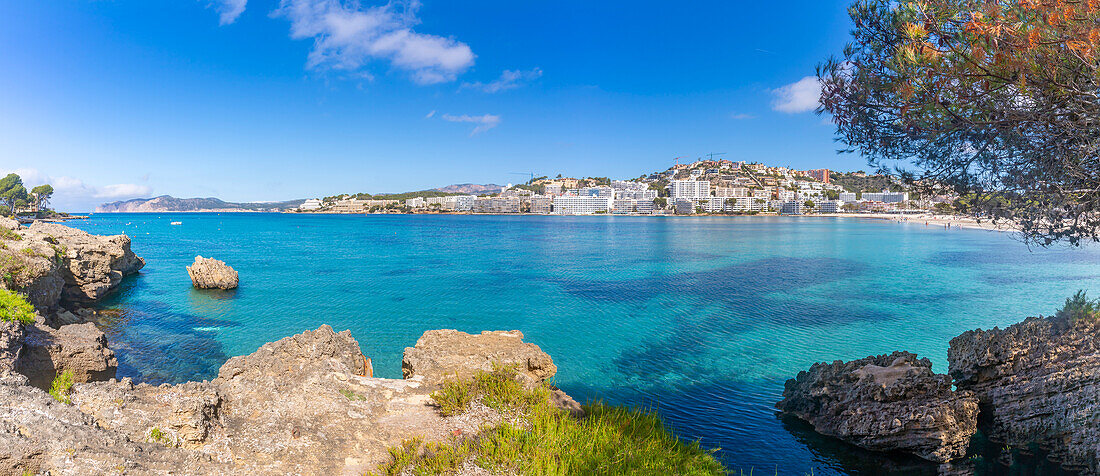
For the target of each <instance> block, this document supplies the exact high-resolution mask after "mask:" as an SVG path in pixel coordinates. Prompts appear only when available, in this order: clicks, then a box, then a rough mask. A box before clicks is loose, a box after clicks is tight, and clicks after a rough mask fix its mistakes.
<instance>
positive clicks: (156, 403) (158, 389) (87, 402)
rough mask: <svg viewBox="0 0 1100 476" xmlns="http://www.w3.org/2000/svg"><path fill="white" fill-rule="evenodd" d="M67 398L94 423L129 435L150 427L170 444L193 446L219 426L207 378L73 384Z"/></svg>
mask: <svg viewBox="0 0 1100 476" xmlns="http://www.w3.org/2000/svg"><path fill="white" fill-rule="evenodd" d="M71 399H72V403H73V404H74V405H76V406H77V407H79V408H80V411H82V412H84V413H87V414H88V415H91V416H92V417H93V418H95V420H96V422H97V423H98V424H99V426H101V427H104V428H111V429H113V430H115V431H119V432H122V433H123V434H124V435H126V436H127V437H129V438H130V439H131V440H135V441H142V440H145V439H148V437H149V433H150V431H151V430H152V429H153V428H156V429H158V430H160V431H162V432H164V433H165V434H166V435H168V436H166V438H168V441H169V442H171V443H172V444H173V445H178V446H184V447H187V448H196V447H198V446H199V445H200V444H202V443H204V442H206V441H207V437H208V436H210V435H211V433H212V432H213V431H215V428H216V427H218V426H220V424H221V422H220V415H219V413H218V409H219V406H220V405H221V402H222V399H221V395H219V394H218V391H217V388H216V387H215V386H214V385H213V384H211V383H209V382H187V383H184V384H180V385H167V384H165V385H160V386H155V387H154V386H151V385H147V384H140V385H134V384H133V383H132V382H131V381H130V379H128V378H126V379H122V381H121V382H120V381H116V380H114V379H112V380H111V381H109V382H93V383H82V384H77V385H75V386H73V390H72V396H71Z"/></svg>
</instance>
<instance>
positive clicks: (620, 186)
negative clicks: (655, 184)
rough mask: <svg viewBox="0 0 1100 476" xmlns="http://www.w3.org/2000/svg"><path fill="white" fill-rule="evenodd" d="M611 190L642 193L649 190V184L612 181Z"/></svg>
mask: <svg viewBox="0 0 1100 476" xmlns="http://www.w3.org/2000/svg"><path fill="white" fill-rule="evenodd" d="M611 188H613V189H615V190H616V191H620V190H629V191H636V192H640V191H642V190H648V189H649V184H647V183H642V182H628V181H625V180H612V181H611Z"/></svg>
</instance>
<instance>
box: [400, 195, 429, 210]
mask: <svg viewBox="0 0 1100 476" xmlns="http://www.w3.org/2000/svg"><path fill="white" fill-rule="evenodd" d="M405 206H406V207H409V208H424V207H426V206H428V204H427V202H426V201H425V200H424V197H413V198H410V199H408V200H405Z"/></svg>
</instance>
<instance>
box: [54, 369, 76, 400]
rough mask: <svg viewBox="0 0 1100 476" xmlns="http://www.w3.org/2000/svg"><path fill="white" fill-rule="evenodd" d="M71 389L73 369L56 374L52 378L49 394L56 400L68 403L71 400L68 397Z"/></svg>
mask: <svg viewBox="0 0 1100 476" xmlns="http://www.w3.org/2000/svg"><path fill="white" fill-rule="evenodd" d="M72 391H73V371H72V370H66V371H64V372H61V373H59V374H57V376H56V377H54V379H53V383H52V384H50V396H51V397H53V399H54V400H57V401H59V402H61V403H64V404H70V403H72V401H71V400H70V399H69V395H70V394H71V393H72Z"/></svg>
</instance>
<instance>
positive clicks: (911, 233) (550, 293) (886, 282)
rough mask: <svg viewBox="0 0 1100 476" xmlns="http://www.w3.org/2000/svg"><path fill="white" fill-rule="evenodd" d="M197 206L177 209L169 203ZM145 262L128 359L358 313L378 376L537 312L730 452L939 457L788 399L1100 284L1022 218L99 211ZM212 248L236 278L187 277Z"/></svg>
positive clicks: (748, 458)
mask: <svg viewBox="0 0 1100 476" xmlns="http://www.w3.org/2000/svg"><path fill="white" fill-rule="evenodd" d="M172 221H181V222H183V224H182V225H179V226H172V225H170V222H172ZM70 224H71V225H72V226H75V227H78V228H82V229H85V230H87V231H89V232H92V233H96V234H115V233H125V234H127V235H130V236H131V237H133V249H134V251H135V252H137V254H138V255H140V256H142V257H144V258H145V259H146V260H147V262H148V264H147V266H146V267H145V269H144V270H143V272H142V273H141V274H140V275H138V276H135V277H133V278H130V279H128V280H127V281H126V283H125V284H124V285H123V287H122V289H121V291H120V292H119V293H116V294H115V295H113V296H112V297H111V298H110V299H109V300H108V302H106V303H105V305H106V306H108V307H117V308H119V309H121V310H122V312H121V313H120V314H119V315H118V317H117V318H113V319H112V320H111V321H110V322H108V323H106V324H107V330H108V335H109V339H111V343H112V347H113V348H114V349H115V350H116V352H117V353H118V354H119V362H120V364H119V374H120V376H131V377H134V378H135V379H139V380H143V381H148V382H153V383H157V382H180V381H184V380H193V379H209V378H213V377H214V376H216V374H217V369H218V367H219V366H221V364H222V363H223V362H224V361H225V359H226V358H228V357H231V356H235V355H242V354H247V353H251V352H253V351H254V350H256V348H257V347H259V346H260V345H261V344H263V343H265V342H269V341H272V340H276V339H279V338H282V337H285V336H288V335H291V334H295V333H299V332H302V331H304V330H307V329H315V328H317V327H318V326H320V325H321V324H330V325H332V326H333V327H334V328H336V329H337V330H342V329H351V331H352V333H353V335H354V336H355V337H356V338H357V339H358V340H359V343H360V345H361V346H362V349H363V352H364V354H366V355H367V356H369V357H371V358H372V359H373V361H374V366H375V371H376V374H377V375H378V376H382V377H393V378H400V377H401V354H402V351H403V349H404V348H405V347H407V346H411V345H413V344H414V343H415V341H416V339H417V337H419V336H420V334H421V333H423V332H424V331H425V330H428V329H439V328H454V329H459V330H463V331H467V332H477V331H481V330H487V329H509V330H510V329H519V330H521V331H523V333H524V334H525V335H526V338H527V340H528V341H529V342H534V343H537V344H538V345H539V346H541V347H542V348H543V350H545V351H546V352H548V353H550V355H551V356H552V357H553V358H554V362H555V363H556V364H557V365H558V369H559V370H558V376H557V377H556V384H557V385H558V386H560V387H562V388H563V389H565V390H566V391H567V392H569V393H570V394H571V395H573V396H574V397H576V398H577V399H578V400H581V401H583V400H586V399H595V398H599V399H602V400H604V401H606V402H610V403H623V404H635V405H645V406H648V407H650V408H655V409H657V410H658V411H659V412H660V413H661V414H662V416H664V417H665V418H666V419H667V420H668V421H669V422H670V425H671V426H672V427H673V428H674V430H675V431H677V432H678V433H679V434H681V435H683V436H685V437H687V438H692V439H700V440H701V441H702V443H703V444H704V445H705V446H708V447H712V448H715V447H717V448H721V449H720V451H719V456H720V457H721V458H722V459H723V461H725V462H726V463H727V464H728V465H729V466H730V467H731V468H734V469H740V468H744V469H745V471H746V474H747V473H748V471H749V470H750V469H753V468H755V470H756V471H762V470H763V471H765V472H766V473H769V474H772V473H774V472H775V471H778V473H779V474H804V473H810V472H811V471H813V472H814V474H873V473H875V472H880V471H882V470H883V468H890V469H891V470H897V469H899V468H901V469H905V468H908V469H915V470H917V471H927V470H929V467H928V466H927V465H925V466H921V465H920V464H918V463H915V462H914V461H912V460H908V459H904V458H894V459H887V460H882V459H876V458H870V457H869V455H866V454H863V453H861V452H858V451H855V450H853V449H852V448H850V447H847V446H844V445H839V444H837V443H836V442H834V441H829V440H825V439H821V438H817V437H815V436H813V434H812V433H811V432H808V431H807V430H806V428H805V427H804V426H803V425H800V424H798V423H797V422H790V421H783V420H781V419H779V418H777V417H776V414H775V412H774V410H773V407H774V404H775V402H776V401H778V400H779V399H780V394H781V392H782V388H783V382H784V381H785V380H786V379H787V378H790V377H792V376H794V375H795V374H796V373H797V372H798V371H799V370H802V369H805V368H807V367H808V366H809V365H810V364H812V363H814V362H817V361H832V360H835V359H854V358H861V357H865V356H868V355H872V354H881V353H887V352H891V351H893V350H899V349H905V350H909V351H913V352H916V353H918V354H921V355H922V356H927V357H929V358H930V359H931V360H932V361H933V362H934V363H935V368H936V370H937V371H941V372H945V371H946V369H947V362H946V352H947V346H948V341H949V340H950V339H951V338H952V337H954V336H955V335H958V334H959V333H961V332H963V331H965V330H968V329H973V328H978V327H984V328H990V327H993V326H1002V327H1003V326H1005V325H1008V324H1012V323H1014V322H1017V321H1020V320H1022V319H1023V318H1024V317H1026V316H1031V315H1038V314H1051V313H1053V311H1054V310H1055V309H1057V308H1058V307H1059V305H1060V304H1061V303H1062V302H1063V301H1064V300H1065V298H1066V297H1067V296H1068V295H1070V294H1072V293H1073V292H1075V291H1076V290H1078V289H1082V288H1084V289H1093V290H1096V291H1100V253H1098V252H1097V250H1095V249H1086V250H1080V249H1078V250H1072V249H1053V250H1029V249H1028V248H1027V247H1026V246H1024V245H1023V244H1021V243H1019V242H1018V241H1016V240H1015V239H1014V238H1012V237H1011V236H1010V235H1008V234H1003V233H995V232H987V231H978V230H944V229H942V228H935V227H925V226H923V225H922V224H897V223H891V222H885V221H875V220H860V219H823V218H761V217H746V218H665V219H662V218H632V217H532V216H525V217H500V216H321V215H275V214H161V215H153V214H137V215H96V216H94V217H92V218H90V219H88V220H84V221H76V222H71V223H70ZM197 254H201V255H203V256H213V257H216V258H218V259H222V260H225V261H227V262H228V263H230V264H231V265H232V266H234V267H235V268H236V269H237V270H238V271H239V272H240V274H241V288H240V289H239V290H237V291H233V292H210V291H197V290H193V289H192V288H191V283H190V280H189V278H188V276H187V272H186V270H185V269H184V267H185V266H186V265H188V264H190V263H191V261H192V260H193V259H194V257H195V255H197Z"/></svg>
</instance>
